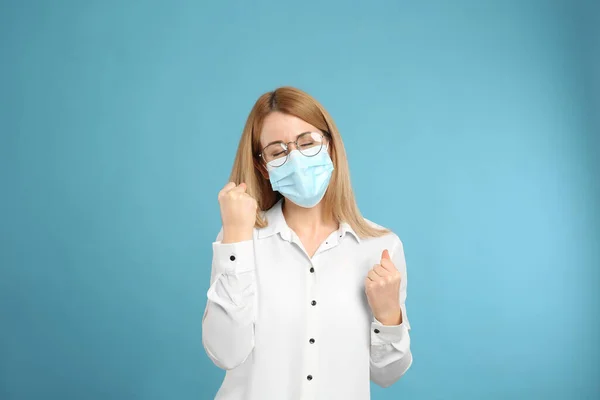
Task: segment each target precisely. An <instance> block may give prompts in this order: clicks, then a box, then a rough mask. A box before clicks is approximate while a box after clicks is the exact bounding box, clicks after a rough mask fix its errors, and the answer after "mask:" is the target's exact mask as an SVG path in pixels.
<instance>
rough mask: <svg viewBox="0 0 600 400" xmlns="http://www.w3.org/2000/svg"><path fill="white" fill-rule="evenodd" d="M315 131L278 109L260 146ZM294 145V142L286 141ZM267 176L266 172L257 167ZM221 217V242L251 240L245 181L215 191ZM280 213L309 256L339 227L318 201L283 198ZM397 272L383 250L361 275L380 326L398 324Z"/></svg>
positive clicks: (252, 210)
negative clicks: (299, 202)
mask: <svg viewBox="0 0 600 400" xmlns="http://www.w3.org/2000/svg"><path fill="white" fill-rule="evenodd" d="M318 131H319V130H318V129H317V128H316V127H314V126H313V125H311V124H309V123H308V122H306V121H304V120H302V119H300V118H297V117H295V116H292V115H287V114H283V113H279V112H273V113H271V114H269V115H268V116H267V117H266V118H265V120H264V123H263V127H262V131H261V134H260V135H261V136H260V137H261V145H262V147H265V146H266V145H267V144H269V143H271V142H274V141H277V140H282V141H284V142H285V143H288V142H292V141H294V140H295V139H296V137H297V136H298V135H299V134H301V133H304V132H318ZM289 146H291V148H292V149H293V148H294V146H295V145H294V144H293V143H292V144H290V145H289ZM261 173H262V174H263V176H264V177H265V178H266V179H268V178H269V176H268V172H267V171H266V169H265V170H261ZM219 204H220V207H221V218H222V220H223V241H222V242H223V243H235V242H240V241H245V240H252V230H253V228H254V222H255V218H256V213H257V202H256V200H255V199H253V198H252V197H251V196H250V195H248V194H247V193H246V185H245V183H241V184H240V185H237V186H236V184H235V183H233V182H229V183H227V185H225V187H224V188H223V189H222V190H221V191H220V192H219ZM283 215H284V217H285V220H286V223H287V224H288V226H289V227H290V228H291V229H292V230H293V231H294V232H295V233H296V235H297V236H298V238H299V239H300V241H301V242H302V245H303V246H304V248H305V250H306V252H307V253H308V255H309V256H310V257H312V256H313V255H314V254H315V252H316V251H317V249H318V247H319V246H320V245H321V243H322V242H323V241H324V240H325V239H326V238H327V237H328V236H329V235H330V234H331V233H332V232H334V231H336V230H337V229H339V225H338V223H336V222H335V221H334V220H333V218H332V216H331V215H326V213H325V212H324V210H323V207H322V203H319V204H317V205H316V206H315V207H312V208H304V207H300V206H298V205H296V204H294V203H293V202H291V201H288V200H286V201H284V203H283ZM399 290H400V273H399V272H398V270H397V269H396V267H395V266H394V264H393V262H392V261H391V259H390V257H389V253H388V251H387V250H384V251H383V253H382V256H381V261H380V263H379V264H376V265H374V266H373V268H372V269H371V270H370V271H369V272H368V274H367V276H366V277H365V293H366V295H367V300H368V303H369V306H370V307H371V311H372V312H373V315H374V316H375V318H377V320H378V321H380V322H381V323H382V324H384V325H398V324H400V323H402V312H401V309H400V304H399Z"/></svg>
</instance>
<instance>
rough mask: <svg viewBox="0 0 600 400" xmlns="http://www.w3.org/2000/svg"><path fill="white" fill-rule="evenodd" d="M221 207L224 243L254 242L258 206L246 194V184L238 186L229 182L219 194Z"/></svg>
mask: <svg viewBox="0 0 600 400" xmlns="http://www.w3.org/2000/svg"><path fill="white" fill-rule="evenodd" d="M219 205H220V207H221V220H222V222H223V241H222V243H235V242H242V241H244V240H252V230H253V228H254V223H255V221H256V210H257V208H258V204H257V202H256V200H255V199H254V198H253V197H252V196H250V195H249V194H248V193H246V184H245V183H240V184H239V185H238V186H236V185H235V183H234V182H229V183H228V184H227V185H225V186H224V187H223V189H221V191H220V192H219Z"/></svg>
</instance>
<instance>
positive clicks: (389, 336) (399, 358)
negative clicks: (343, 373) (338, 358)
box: [370, 239, 412, 387]
mask: <svg viewBox="0 0 600 400" xmlns="http://www.w3.org/2000/svg"><path fill="white" fill-rule="evenodd" d="M392 262H393V263H394V265H395V266H396V268H397V269H398V271H400V274H401V278H400V279H401V281H400V308H401V310H402V323H401V324H400V325H383V324H382V323H381V322H379V321H378V320H377V319H376V318H373V321H372V322H371V359H370V370H371V380H372V381H373V382H375V383H376V384H377V385H379V386H381V387H388V386H390V385H392V384H393V383H394V382H396V381H397V380H398V379H400V378H401V377H402V375H404V373H405V372H406V371H407V370H408V368H410V366H411V364H412V353H411V351H410V335H409V331H410V323H409V322H408V317H407V314H406V287H407V279H406V278H407V276H406V261H405V258H404V248H403V245H402V242H401V241H400V239H397V244H396V246H395V247H394V250H393V252H392Z"/></svg>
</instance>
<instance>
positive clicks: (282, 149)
mask: <svg viewBox="0 0 600 400" xmlns="http://www.w3.org/2000/svg"><path fill="white" fill-rule="evenodd" d="M263 157H264V159H265V162H266V163H267V164H269V165H271V166H272V167H280V166H282V165H283V164H284V163H285V160H286V159H287V149H286V146H285V144H283V143H271V144H270V145H268V146H267V147H265V149H264V150H263Z"/></svg>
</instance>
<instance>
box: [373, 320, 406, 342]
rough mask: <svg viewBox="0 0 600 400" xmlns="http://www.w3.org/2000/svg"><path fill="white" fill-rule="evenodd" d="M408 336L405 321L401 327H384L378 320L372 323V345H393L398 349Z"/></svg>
mask: <svg viewBox="0 0 600 400" xmlns="http://www.w3.org/2000/svg"><path fill="white" fill-rule="evenodd" d="M407 336H408V326H407V324H405V323H404V319H403V321H402V323H401V324H400V325H383V324H382V323H381V322H379V321H378V320H377V319H376V318H373V322H371V344H373V345H385V344H391V345H393V346H394V347H397V346H398V345H399V344H400V343H401V342H402V341H403V340H404V339H405V338H406V337H407Z"/></svg>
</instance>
